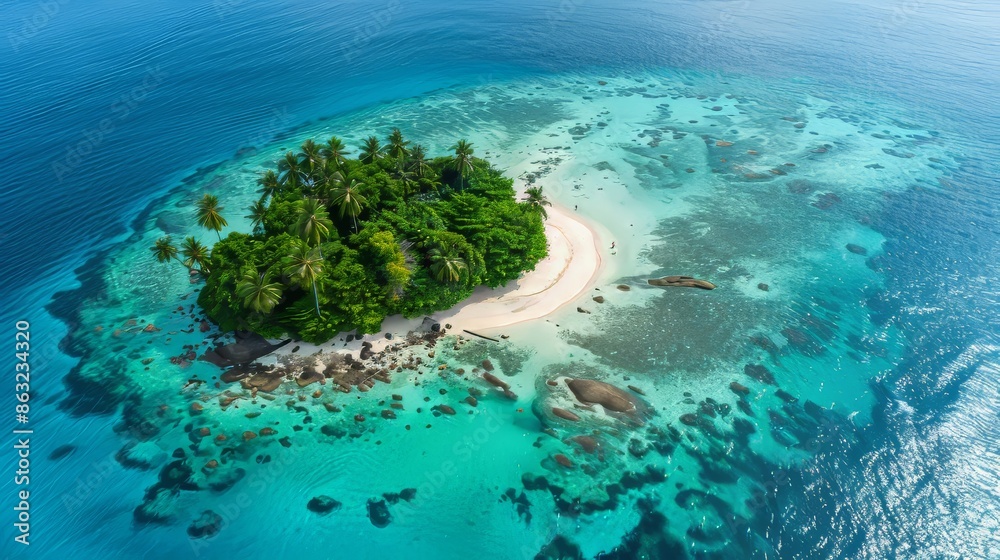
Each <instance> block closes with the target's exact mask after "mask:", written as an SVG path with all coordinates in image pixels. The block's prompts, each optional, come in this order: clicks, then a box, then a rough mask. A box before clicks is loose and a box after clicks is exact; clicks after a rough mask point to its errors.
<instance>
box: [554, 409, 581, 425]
mask: <svg viewBox="0 0 1000 560" xmlns="http://www.w3.org/2000/svg"><path fill="white" fill-rule="evenodd" d="M552 414H554V415H556V416H558V417H559V418H562V419H563V420H569V421H570V422H579V421H580V417H579V416H577V415H576V414H573V413H572V412H570V411H568V410H566V409H564V408H558V407H552Z"/></svg>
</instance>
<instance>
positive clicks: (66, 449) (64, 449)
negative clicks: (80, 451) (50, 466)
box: [49, 444, 76, 461]
mask: <svg viewBox="0 0 1000 560" xmlns="http://www.w3.org/2000/svg"><path fill="white" fill-rule="evenodd" d="M74 451H76V446H75V445H69V444H66V445H60V446H59V447H57V448H55V449H53V450H52V453H50V454H49V460H50V461H58V460H59V459H62V458H63V457H68V456H69V455H72V453H73V452H74Z"/></svg>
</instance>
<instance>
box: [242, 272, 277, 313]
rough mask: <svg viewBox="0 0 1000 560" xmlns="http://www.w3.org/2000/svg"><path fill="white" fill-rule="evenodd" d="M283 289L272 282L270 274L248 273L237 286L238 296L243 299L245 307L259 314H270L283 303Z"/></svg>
mask: <svg viewBox="0 0 1000 560" xmlns="http://www.w3.org/2000/svg"><path fill="white" fill-rule="evenodd" d="M282 290H283V287H282V285H281V284H280V283H278V282H271V275H270V274H254V273H252V272H247V273H246V274H244V275H243V279H242V280H240V281H239V283H238V284H236V295H237V296H239V297H241V298H243V307H245V308H247V309H250V310H252V311H256V312H258V313H270V312H271V311H272V310H273V309H274V307H275V306H276V305H278V303H279V302H280V301H281V292H282Z"/></svg>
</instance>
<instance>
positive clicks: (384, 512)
mask: <svg viewBox="0 0 1000 560" xmlns="http://www.w3.org/2000/svg"><path fill="white" fill-rule="evenodd" d="M368 519H369V520H370V521H371V522H372V525H374V526H376V527H378V528H379V529H384V528H385V527H388V526H389V522H390V521H392V515H391V514H390V513H389V505H388V504H386V502H385V500H368Z"/></svg>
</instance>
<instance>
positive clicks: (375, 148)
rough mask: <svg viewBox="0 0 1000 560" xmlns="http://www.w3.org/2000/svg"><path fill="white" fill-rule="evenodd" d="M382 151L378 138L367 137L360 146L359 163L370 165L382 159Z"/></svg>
mask: <svg viewBox="0 0 1000 560" xmlns="http://www.w3.org/2000/svg"><path fill="white" fill-rule="evenodd" d="M382 151H383V149H382V144H381V143H380V142H379V141H378V138H376V137H374V136H369V137H368V139H367V140H365V143H364V144H362V145H361V156H360V157H359V158H358V159H360V160H361V163H372V162H375V161H377V160H380V159H382V158H383V157H384V154H383V153H382Z"/></svg>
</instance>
